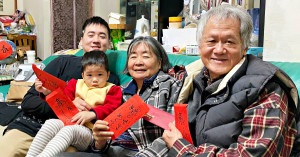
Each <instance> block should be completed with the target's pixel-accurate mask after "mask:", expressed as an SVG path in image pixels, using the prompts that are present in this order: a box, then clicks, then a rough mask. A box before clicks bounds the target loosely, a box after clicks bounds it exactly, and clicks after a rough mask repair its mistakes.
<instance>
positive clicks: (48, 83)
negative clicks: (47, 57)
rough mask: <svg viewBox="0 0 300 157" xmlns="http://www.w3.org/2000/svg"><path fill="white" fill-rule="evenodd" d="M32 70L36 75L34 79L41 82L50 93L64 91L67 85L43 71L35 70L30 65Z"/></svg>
mask: <svg viewBox="0 0 300 157" xmlns="http://www.w3.org/2000/svg"><path fill="white" fill-rule="evenodd" d="M32 69H33V71H34V72H35V74H36V77H37V78H38V79H39V80H40V81H42V83H43V86H44V87H45V88H47V89H49V90H51V91H54V90H55V89H57V88H59V87H60V88H62V89H64V88H65V87H66V85H67V83H66V82H65V81H63V80H61V79H59V78H57V77H55V76H53V75H51V74H49V73H47V72H44V71H43V70H41V69H39V68H37V66H36V65H35V64H32Z"/></svg>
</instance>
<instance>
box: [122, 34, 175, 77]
mask: <svg viewBox="0 0 300 157" xmlns="http://www.w3.org/2000/svg"><path fill="white" fill-rule="evenodd" d="M141 43H144V44H145V45H147V46H148V47H149V50H150V51H153V52H154V54H155V55H156V57H157V60H158V61H161V67H160V69H161V70H162V71H163V72H165V73H167V72H168V70H169V69H170V68H171V65H170V62H169V59H168V55H167V53H166V51H165V49H164V48H163V47H162V46H161V44H160V43H159V42H158V41H157V40H155V39H154V38H152V37H150V36H145V37H144V36H140V37H137V38H135V39H133V40H132V41H131V43H130V44H129V46H128V50H127V59H126V65H125V68H124V70H123V73H124V74H125V75H129V76H130V74H129V71H128V58H129V55H130V53H131V51H132V50H133V48H135V47H136V46H137V45H139V44H141Z"/></svg>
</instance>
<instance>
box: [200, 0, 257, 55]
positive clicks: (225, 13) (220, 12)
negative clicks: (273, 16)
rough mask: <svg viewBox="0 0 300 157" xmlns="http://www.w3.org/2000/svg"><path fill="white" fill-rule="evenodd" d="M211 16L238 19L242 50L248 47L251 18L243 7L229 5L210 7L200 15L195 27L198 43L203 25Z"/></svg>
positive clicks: (251, 27)
mask: <svg viewBox="0 0 300 157" xmlns="http://www.w3.org/2000/svg"><path fill="white" fill-rule="evenodd" d="M211 17H216V18H217V19H218V20H221V19H222V20H225V19H227V18H235V19H238V20H239V21H240V23H241V27H240V34H241V39H242V42H243V50H244V49H245V48H247V47H249V45H250V38H251V34H252V30H253V24H252V18H251V16H250V15H249V14H248V13H247V12H246V11H245V10H244V9H241V8H237V7H234V6H231V5H221V6H218V7H216V8H213V9H210V10H209V11H208V12H206V13H205V14H204V15H203V16H201V18H200V21H199V24H198V28H197V42H198V43H199V44H200V41H201V38H202V34H203V30H204V27H205V26H206V24H207V21H208V20H209V19H210V18H211ZM199 46H201V45H199Z"/></svg>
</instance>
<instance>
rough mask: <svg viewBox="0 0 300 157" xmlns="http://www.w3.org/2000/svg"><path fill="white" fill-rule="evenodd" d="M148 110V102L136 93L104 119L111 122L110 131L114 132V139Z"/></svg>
mask: <svg viewBox="0 0 300 157" xmlns="http://www.w3.org/2000/svg"><path fill="white" fill-rule="evenodd" d="M148 111H149V108H148V106H147V104H146V103H145V102H144V101H143V100H142V99H141V98H140V97H139V96H138V95H134V96H132V97H131V98H130V99H128V100H127V101H126V102H125V103H123V104H122V105H121V106H120V107H119V108H117V109H116V110H115V111H114V112H112V113H111V114H110V115H108V116H107V117H106V118H105V119H104V121H106V122H108V123H109V124H108V126H109V131H113V132H114V135H113V136H112V140H114V139H116V138H117V137H118V136H120V135H121V134H122V133H123V132H124V131H126V130H127V129H128V128H129V127H130V126H131V125H133V124H134V123H135V122H137V121H138V120H139V119H140V118H142V117H143V116H144V115H145V114H146V113H147V112H148Z"/></svg>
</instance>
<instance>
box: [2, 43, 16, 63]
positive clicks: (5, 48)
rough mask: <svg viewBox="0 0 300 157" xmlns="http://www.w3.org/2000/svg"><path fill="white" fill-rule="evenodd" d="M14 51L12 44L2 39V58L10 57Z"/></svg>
mask: <svg viewBox="0 0 300 157" xmlns="http://www.w3.org/2000/svg"><path fill="white" fill-rule="evenodd" d="M12 53H13V49H12V47H11V45H10V44H9V43H7V42H5V41H0V60H2V59H5V58H7V57H9V56H10V55H11V54H12Z"/></svg>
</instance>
